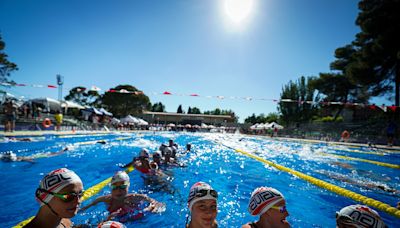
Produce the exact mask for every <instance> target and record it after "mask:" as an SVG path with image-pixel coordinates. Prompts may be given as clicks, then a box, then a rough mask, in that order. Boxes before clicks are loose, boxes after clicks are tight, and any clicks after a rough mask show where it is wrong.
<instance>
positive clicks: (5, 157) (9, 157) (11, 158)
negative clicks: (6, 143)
mask: <svg viewBox="0 0 400 228" xmlns="http://www.w3.org/2000/svg"><path fill="white" fill-rule="evenodd" d="M0 160H2V161H4V162H20V161H26V162H32V163H33V162H35V161H33V158H32V157H29V156H17V155H16V154H15V153H13V152H10V151H8V152H5V153H2V154H0Z"/></svg>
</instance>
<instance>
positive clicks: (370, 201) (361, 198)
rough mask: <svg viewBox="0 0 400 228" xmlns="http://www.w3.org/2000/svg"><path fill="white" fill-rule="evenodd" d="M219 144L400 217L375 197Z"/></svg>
mask: <svg viewBox="0 0 400 228" xmlns="http://www.w3.org/2000/svg"><path fill="white" fill-rule="evenodd" d="M220 144H221V145H223V146H226V147H228V148H230V149H233V150H234V151H236V152H238V153H241V154H243V155H246V156H248V157H251V158H253V159H255V160H257V161H260V162H262V163H265V164H267V165H270V166H272V167H274V168H276V169H278V170H281V171H285V172H288V173H290V174H292V175H294V176H297V177H299V178H301V179H303V180H306V181H308V182H310V183H311V184H314V185H316V186H318V187H321V188H323V189H326V190H328V191H331V192H334V193H336V194H338V195H342V196H345V197H348V198H350V199H353V200H355V201H358V202H361V203H363V204H366V205H368V206H371V207H375V208H377V209H379V210H381V211H384V212H386V213H388V214H390V215H393V216H395V217H397V218H400V210H398V209H397V208H395V207H392V206H390V205H389V204H386V203H382V202H380V201H378V200H375V199H372V198H368V197H366V196H363V195H361V194H358V193H355V192H353V191H350V190H347V189H345V188H341V187H339V186H336V185H334V184H331V183H328V182H326V181H323V180H320V179H318V178H315V177H312V176H309V175H307V174H304V173H301V172H299V171H296V170H293V169H290V168H287V167H285V166H282V165H278V164H275V163H273V162H271V161H268V160H266V159H263V158H260V157H258V156H256V155H253V154H250V153H248V152H245V151H243V150H239V149H235V148H232V147H230V146H227V145H224V144H222V143H220Z"/></svg>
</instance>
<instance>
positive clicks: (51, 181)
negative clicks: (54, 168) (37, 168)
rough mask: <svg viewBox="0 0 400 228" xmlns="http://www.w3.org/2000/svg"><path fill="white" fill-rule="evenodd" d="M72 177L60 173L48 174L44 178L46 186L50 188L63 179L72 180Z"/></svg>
mask: <svg viewBox="0 0 400 228" xmlns="http://www.w3.org/2000/svg"><path fill="white" fill-rule="evenodd" d="M70 179H71V177H69V176H68V175H66V176H64V175H63V173H58V174H56V175H54V174H53V175H51V176H47V177H46V178H45V180H44V183H43V184H44V188H45V189H49V188H51V187H53V186H55V185H57V184H59V183H61V182H63V181H66V180H70Z"/></svg>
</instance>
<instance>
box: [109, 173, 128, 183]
mask: <svg viewBox="0 0 400 228" xmlns="http://www.w3.org/2000/svg"><path fill="white" fill-rule="evenodd" d="M117 182H124V184H129V176H128V174H127V173H126V172H125V171H118V172H116V173H115V174H114V176H113V177H112V179H111V184H115V183H117Z"/></svg>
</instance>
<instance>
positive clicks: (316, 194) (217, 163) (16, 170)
mask: <svg viewBox="0 0 400 228" xmlns="http://www.w3.org/2000/svg"><path fill="white" fill-rule="evenodd" d="M127 137H129V138H127ZM169 138H172V139H174V141H175V142H176V143H177V144H178V145H180V148H181V149H182V148H184V146H185V145H186V144H187V143H191V144H192V145H193V147H192V148H193V151H194V152H193V153H190V154H189V155H187V156H183V157H181V160H182V161H184V162H185V163H186V164H187V167H175V168H169V169H168V170H167V172H168V173H169V174H170V175H171V178H169V180H168V182H167V184H166V185H165V186H164V188H162V189H160V188H155V187H154V186H146V185H145V184H144V183H143V179H142V177H141V175H140V174H139V172H138V171H133V172H131V173H130V174H129V176H130V178H131V187H130V192H137V193H145V194H148V195H149V196H150V197H152V198H154V199H156V200H157V201H160V202H164V203H165V204H166V210H165V211H164V212H162V213H159V214H150V213H149V214H146V215H145V217H144V218H142V219H139V220H137V221H134V222H130V223H127V226H128V227H183V226H184V224H185V221H186V215H187V214H188V209H187V195H188V191H189V188H190V187H191V185H192V184H194V183H195V182H197V181H204V182H207V183H210V184H211V185H212V186H213V187H214V188H215V189H216V190H217V191H218V192H219V200H218V217H217V220H218V223H219V225H220V227H240V226H241V225H242V224H245V223H247V222H249V221H254V220H256V219H257V218H256V217H253V216H250V215H249V213H248V212H247V204H248V200H249V197H250V194H251V192H252V191H253V190H254V189H255V188H257V187H259V186H271V187H274V188H277V189H278V190H279V191H280V192H282V193H283V194H284V195H285V198H286V201H287V208H288V210H289V213H290V216H289V217H288V221H289V222H290V223H291V224H292V226H293V227H335V212H336V211H338V210H340V209H341V208H342V207H344V206H347V205H350V204H356V203H357V202H355V201H353V200H351V199H348V198H346V197H343V196H339V195H337V194H335V193H332V192H330V191H327V190H324V189H321V188H319V187H317V186H315V185H312V184H310V183H308V182H306V181H304V180H302V179H299V178H297V177H294V176H292V175H291V174H289V173H286V172H283V171H279V170H276V169H275V168H272V167H269V166H267V165H265V164H263V163H261V162H259V161H257V160H254V159H253V158H250V157H247V156H244V155H241V154H239V153H237V152H235V151H234V150H232V149H230V148H229V147H232V148H237V149H242V150H244V151H247V152H250V153H253V154H256V155H257V156H259V157H262V158H265V159H267V160H269V161H272V162H274V163H276V164H280V165H283V166H286V167H289V168H292V169H294V170H297V171H300V172H303V173H306V174H308V175H311V176H314V177H317V178H320V179H322V180H325V181H327V182H329V183H332V184H335V185H338V186H340V187H344V188H346V189H349V190H351V191H354V192H357V193H360V194H362V195H364V196H367V197H371V198H374V199H376V200H379V201H381V202H384V203H387V204H389V205H392V206H395V205H396V203H397V202H398V201H400V199H399V192H397V193H390V192H386V191H383V190H381V189H379V188H375V187H373V186H372V184H374V185H380V186H385V187H387V188H391V189H397V190H400V181H399V180H400V177H399V173H400V172H399V170H398V169H393V168H388V167H382V166H377V165H375V164H369V163H365V162H360V161H349V160H343V159H338V158H335V157H332V156H327V155H323V154H321V153H326V154H336V155H345V156H351V157H357V158H364V159H369V160H376V161H381V162H387V163H393V164H399V161H400V153H385V151H383V152H384V153H383V154H376V153H377V152H380V151H374V150H371V149H368V148H347V147H344V146H338V145H326V144H325V143H319V144H316V143H314V144H312V143H307V142H295V141H284V140H273V139H269V138H262V137H259V138H258V137H248V136H243V135H231V134H207V133H204V134H187V133H182V134H174V133H157V134H153V133H150V132H149V133H133V134H104V135H71V136H55V135H53V136H51V135H50V136H44V137H33V138H32V139H34V140H35V141H33V142H5V141H4V140H3V141H2V142H0V152H5V151H13V152H15V153H16V154H17V155H19V156H29V155H35V154H36V155H37V154H42V155H43V154H44V153H47V152H57V151H60V150H62V149H63V148H65V147H67V146H68V147H69V148H70V150H69V151H67V152H66V153H63V154H61V155H59V156H55V157H46V156H38V158H37V159H36V160H35V161H36V162H35V163H28V162H1V163H0V172H1V174H0V175H1V176H0V177H1V178H0V183H1V186H2V188H0V194H1V196H2V200H1V201H0V202H1V204H0V206H1V208H3V213H1V214H0V227H11V226H13V225H16V224H18V222H20V221H23V220H25V219H27V218H29V217H30V216H33V215H35V213H36V212H37V210H38V206H39V204H38V203H37V202H36V201H35V199H34V191H35V189H36V188H37V186H38V183H39V181H40V179H41V178H42V177H43V175H44V174H46V173H48V172H49V171H51V170H54V169H57V168H60V167H67V168H69V169H71V170H74V171H75V172H76V173H77V174H78V175H79V176H80V177H81V179H82V181H83V183H84V188H86V189H87V188H89V187H91V186H93V185H95V184H97V183H99V182H101V181H103V180H104V179H106V178H108V177H110V176H112V175H113V173H115V172H116V171H119V170H122V169H121V168H120V166H121V165H123V164H125V163H128V162H130V161H131V160H132V157H133V156H136V155H137V154H138V153H139V151H140V149H141V148H143V147H144V148H147V149H149V150H150V151H155V150H156V149H157V148H158V147H159V145H160V144H161V143H166V142H167V141H168V139H169ZM96 140H107V141H108V143H107V144H87V145H85V144H82V143H81V142H88V141H96ZM222 144H224V145H226V146H229V147H226V146H224V145H222ZM364 152H367V153H364ZM370 152H372V154H371V153H370ZM340 178H342V180H340ZM343 178H345V180H346V181H343ZM365 183H370V185H369V187H365V186H363V185H365ZM109 193H110V189H109V188H108V187H105V188H104V189H103V190H102V191H100V192H99V194H97V195H95V196H94V197H92V198H90V199H89V200H87V201H85V202H83V205H86V204H87V203H89V202H90V201H92V200H93V199H95V198H96V197H97V196H100V195H104V194H109ZM379 213H380V214H381V216H382V217H383V219H384V220H385V222H386V224H387V225H388V226H389V227H400V220H399V219H397V218H395V217H393V216H391V215H388V214H386V213H385V212H381V211H379ZM106 217H107V213H105V207H104V205H99V206H96V207H93V208H91V209H89V210H88V211H85V212H83V213H79V214H78V215H77V216H76V217H74V218H73V221H74V222H75V223H76V224H83V223H89V224H96V223H98V222H99V221H101V220H102V219H104V218H106Z"/></svg>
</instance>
